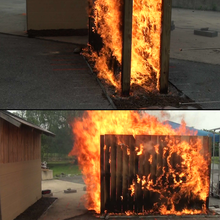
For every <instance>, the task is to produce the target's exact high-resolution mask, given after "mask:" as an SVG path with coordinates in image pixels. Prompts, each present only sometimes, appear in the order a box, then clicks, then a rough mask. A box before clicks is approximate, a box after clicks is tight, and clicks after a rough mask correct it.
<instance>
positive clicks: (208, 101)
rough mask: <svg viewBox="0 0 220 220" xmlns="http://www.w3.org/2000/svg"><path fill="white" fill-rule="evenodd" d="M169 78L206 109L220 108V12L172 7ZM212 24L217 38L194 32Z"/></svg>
mask: <svg viewBox="0 0 220 220" xmlns="http://www.w3.org/2000/svg"><path fill="white" fill-rule="evenodd" d="M172 20H174V22H175V26H176V29H175V30H174V31H172V32H171V48H170V57H171V59H170V76H169V80H170V81H171V82H172V83H173V84H174V85H175V86H176V87H177V88H178V89H180V90H181V91H182V92H183V93H184V94H185V95H187V96H188V97H190V98H191V99H193V100H195V101H196V102H199V104H200V105H201V107H202V108H203V109H220V96H219V93H220V86H219V79H220V77H219V74H220V66H219V65H220V12H213V11H198V10H187V9H177V8H175V9H173V10H172ZM205 27H209V29H210V30H216V31H218V32H219V36H218V37H215V38H209V37H203V36H198V35H194V29H200V28H205Z"/></svg>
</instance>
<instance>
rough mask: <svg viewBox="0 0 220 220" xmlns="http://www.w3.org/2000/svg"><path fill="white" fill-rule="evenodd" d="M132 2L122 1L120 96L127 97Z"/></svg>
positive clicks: (129, 75) (129, 76)
mask: <svg viewBox="0 0 220 220" xmlns="http://www.w3.org/2000/svg"><path fill="white" fill-rule="evenodd" d="M132 14H133V0H124V13H123V38H122V41H123V43H122V74H121V88H122V95H124V96H128V95H129V92H130V81H131V47H132Z"/></svg>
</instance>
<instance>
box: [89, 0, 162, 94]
mask: <svg viewBox="0 0 220 220" xmlns="http://www.w3.org/2000/svg"><path fill="white" fill-rule="evenodd" d="M93 10H94V16H93V18H94V24H95V30H94V31H96V32H97V33H98V34H99V35H100V36H101V38H102V41H103V45H104V46H103V47H102V49H101V51H99V52H98V53H97V52H95V51H93V52H92V55H91V56H90V59H91V60H93V61H95V66H94V68H95V69H96V70H97V71H98V73H99V74H98V77H100V78H103V79H105V81H106V82H107V83H108V84H111V85H114V86H115V87H116V88H117V89H120V84H121V83H120V80H121V77H120V74H121V73H120V70H119V73H118V75H115V74H114V71H113V69H112V68H109V66H108V65H109V62H110V60H111V59H112V57H114V58H115V60H116V61H117V62H118V63H119V65H121V63H122V29H123V28H122V20H123V19H122V16H123V15H122V11H123V1H122V0H96V1H95V3H94V4H93ZM161 17H162V0H134V1H133V18H132V54H131V85H132V84H137V85H140V86H142V87H143V88H144V89H145V90H148V91H152V90H154V89H159V77H160V42H161Z"/></svg>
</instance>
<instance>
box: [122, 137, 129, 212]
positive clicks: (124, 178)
mask: <svg viewBox="0 0 220 220" xmlns="http://www.w3.org/2000/svg"><path fill="white" fill-rule="evenodd" d="M128 137H129V136H124V138H123V139H124V143H128ZM122 170H123V171H122V172H123V174H122V196H123V212H125V211H127V210H128V194H127V193H128V188H129V183H128V179H129V155H127V145H123V168H122Z"/></svg>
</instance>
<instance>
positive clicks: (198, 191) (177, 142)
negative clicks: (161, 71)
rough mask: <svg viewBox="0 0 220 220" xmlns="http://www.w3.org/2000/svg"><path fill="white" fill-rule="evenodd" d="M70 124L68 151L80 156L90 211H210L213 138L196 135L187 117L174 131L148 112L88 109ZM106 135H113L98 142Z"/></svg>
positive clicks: (79, 160) (181, 212)
mask: <svg viewBox="0 0 220 220" xmlns="http://www.w3.org/2000/svg"><path fill="white" fill-rule="evenodd" d="M72 127H73V133H74V137H75V138H74V147H73V150H72V151H71V152H70V155H77V157H78V162H79V165H80V168H81V170H82V173H83V175H84V181H85V183H86V185H87V195H86V204H85V205H86V207H87V208H88V209H89V210H95V211H96V212H97V213H100V212H103V211H105V210H107V211H108V212H118V213H123V212H124V213H125V212H126V214H130V213H134V212H136V213H144V214H147V213H152V212H157V213H160V214H177V215H180V214H184V213H185V214H186V213H189V214H198V213H205V212H206V211H207V202H208V196H209V167H210V166H209V163H210V155H209V139H207V138H206V137H195V136H192V135H196V134H195V133H192V131H189V130H187V128H186V126H185V123H184V122H182V125H181V127H180V128H179V129H178V130H174V129H172V128H171V126H170V125H169V124H166V123H161V122H159V121H158V119H157V118H156V117H154V116H151V115H148V114H147V113H144V112H142V113H140V112H138V111H87V112H86V113H85V114H84V116H83V118H81V119H78V120H76V121H75V122H74V123H73V126H72ZM104 134H112V135H105V136H101V141H100V135H104ZM113 134H114V135H113ZM182 135H184V136H182ZM185 135H191V136H185ZM100 144H101V148H100ZM100 160H101V163H100ZM126 165H127V166H126ZM100 167H101V169H100ZM137 201H141V202H140V204H139V203H137ZM112 203H114V204H115V205H112Z"/></svg>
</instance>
